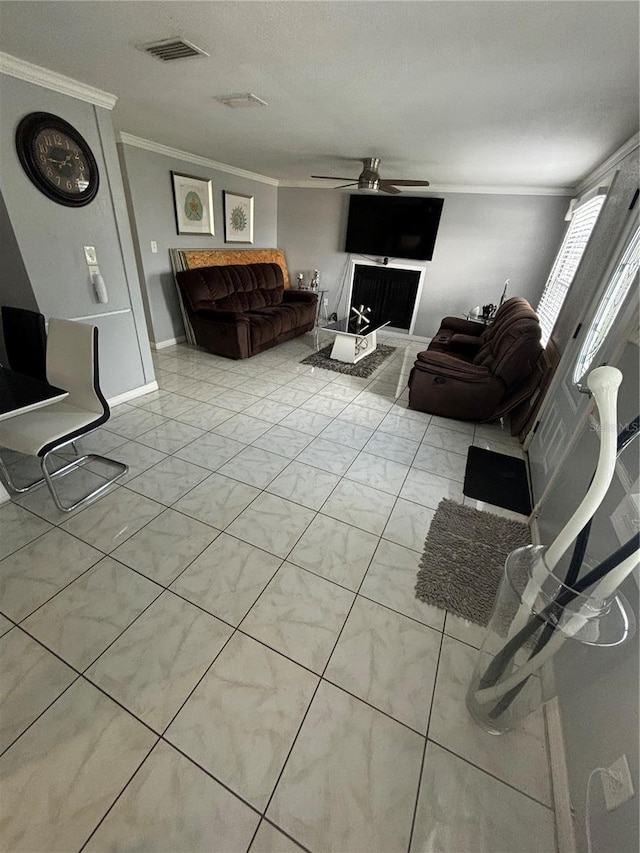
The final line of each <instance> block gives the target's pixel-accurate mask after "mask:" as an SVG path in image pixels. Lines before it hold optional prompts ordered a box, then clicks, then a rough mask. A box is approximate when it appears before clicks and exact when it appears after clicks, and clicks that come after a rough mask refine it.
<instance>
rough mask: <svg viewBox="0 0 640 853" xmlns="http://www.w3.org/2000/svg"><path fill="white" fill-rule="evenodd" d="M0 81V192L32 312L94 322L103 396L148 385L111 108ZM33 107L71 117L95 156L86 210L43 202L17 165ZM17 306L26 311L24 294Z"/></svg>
mask: <svg viewBox="0 0 640 853" xmlns="http://www.w3.org/2000/svg"><path fill="white" fill-rule="evenodd" d="M0 87H1V93H0V94H1V97H0V162H1V163H2V170H1V172H0V190H1V191H2V194H3V196H4V201H5V204H6V211H7V213H8V218H9V220H10V227H11V230H12V231H13V234H14V238H15V246H17V249H18V252H19V254H20V256H21V259H22V264H23V266H24V270H25V271H26V275H27V277H28V281H29V282H30V286H31V289H32V293H33V296H34V297H35V301H36V302H37V305H38V307H39V310H40V311H41V312H42V313H43V314H44V315H45V317H46V318H49V317H62V318H76V319H78V318H88V319H87V322H91V323H94V324H95V325H97V326H98V328H99V330H100V366H101V384H102V388H103V391H104V393H105V395H106V396H107V397H113V396H116V395H118V394H122V393H124V392H126V391H129V390H132V389H134V388H137V387H139V386H141V385H144V384H146V383H148V382H151V381H152V380H153V366H152V362H151V353H150V350H149V344H148V336H147V331H146V324H145V320H144V313H143V310H142V300H141V296H140V286H139V282H138V276H137V271H136V267H135V260H134V255H133V243H132V240H131V232H130V229H129V222H128V217H127V213H126V207H125V201H124V191H123V187H122V179H121V174H120V168H119V165H118V157H117V151H116V146H115V137H114V131H113V125H112V120H111V113H110V111H109V110H106V109H102V108H99V107H95V106H93V105H91V104H88V103H85V102H84V101H80V100H77V99H75V98H71V97H68V96H66V95H62V94H60V93H58V92H52V91H50V90H48V89H44V88H42V87H40V86H37V85H35V84H32V83H27V82H25V81H23V80H18V79H16V78H13V77H9V76H6V75H0ZM39 110H42V111H44V112H51V113H54V114H55V115H57V116H60V117H61V118H63V119H65V120H66V121H68V122H70V123H71V124H72V125H73V126H74V127H76V128H77V129H78V130H79V132H80V133H81V134H82V136H84V138H85V139H86V140H87V142H88V143H89V145H90V146H91V148H92V150H93V152H94V154H95V157H96V161H97V163H98V169H99V172H100V189H99V192H98V195H97V197H96V199H95V200H94V201H93V202H91V203H90V204H88V205H86V206H85V207H81V208H77V209H76V208H70V207H65V206H63V205H59V204H56V203H55V202H53V201H51V200H50V199H48V198H47V197H46V196H45V195H43V194H42V193H41V192H40V191H39V190H38V189H37V188H36V187H35V186H34V185H33V184H32V183H31V181H30V180H29V178H28V177H27V176H26V174H25V173H24V171H23V169H22V166H21V165H20V162H19V160H18V157H17V154H16V150H15V143H14V137H15V130H16V127H17V125H18V122H19V121H20V119H21V118H22V117H23V116H24V115H26V114H27V113H30V112H34V111H39ZM85 245H91V246H95V247H96V252H97V256H98V262H99V266H100V270H101V273H102V276H103V278H104V280H105V283H106V286H107V289H108V292H109V303H108V304H106V305H101V304H99V303H98V302H97V299H96V297H95V295H94V292H93V287H92V285H91V283H90V280H89V275H88V271H87V265H86V260H85V257H84V250H83V246H85ZM14 255H15V252H14ZM14 261H15V258H14ZM13 266H14V267H15V263H14V264H13ZM22 290H23V291H24V290H25V287H24V282H23V286H22ZM17 302H18V303H19V304H20V305H22V306H23V307H31V308H32V307H34V306H33V299H30V298H29V294H28V293H26V292H25V293H23V294H22V296H21V297H20V299H19V300H17ZM14 304H15V302H14ZM115 311H117V312H121V313H116V314H114V313H113V312H115ZM92 315H98V316H97V317H95V318H94V317H93V316H92Z"/></svg>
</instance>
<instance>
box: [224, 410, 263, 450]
mask: <svg viewBox="0 0 640 853" xmlns="http://www.w3.org/2000/svg"><path fill="white" fill-rule="evenodd" d="M269 429H271V424H270V422H269V421H261V420H260V419H259V418H252V417H250V416H249V415H247V414H244V413H242V414H239V415H233V416H232V417H230V418H229V420H227V421H225V422H224V423H223V424H220V425H219V426H217V427H215V428H214V430H213V431H214V432H215V433H217V434H218V435H224V436H227V438H232V439H234V441H243V442H244V443H245V444H251V442H252V441H255V440H256V438H260V436H261V435H264V434H265V432H267V430H269Z"/></svg>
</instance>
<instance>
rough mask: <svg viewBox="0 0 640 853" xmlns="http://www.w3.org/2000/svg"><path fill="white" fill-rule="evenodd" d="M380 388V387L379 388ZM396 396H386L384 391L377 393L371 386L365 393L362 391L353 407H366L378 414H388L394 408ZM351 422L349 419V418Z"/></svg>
mask: <svg viewBox="0 0 640 853" xmlns="http://www.w3.org/2000/svg"><path fill="white" fill-rule="evenodd" d="M379 387H380V386H379ZM394 399H395V395H394V394H393V393H392V394H391V395H390V396H389V395H388V394H387V395H385V394H384V393H383V392H382V391H379V390H378V391H375V390H374V389H373V387H372V386H371V385H369V386H368V387H367V389H366V390H365V391H361V392H360V393H359V394H358V396H357V397H356V398H355V400H354V401H353V405H356V406H366V407H367V408H368V409H374V410H375V411H376V412H382V414H386V413H387V412H388V411H389V410H390V409H391V408H392V406H393V401H394ZM347 420H349V418H347Z"/></svg>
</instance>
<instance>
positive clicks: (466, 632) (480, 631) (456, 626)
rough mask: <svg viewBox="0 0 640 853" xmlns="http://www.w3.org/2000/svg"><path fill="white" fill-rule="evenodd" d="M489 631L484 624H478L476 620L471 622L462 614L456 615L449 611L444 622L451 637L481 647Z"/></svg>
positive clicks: (445, 630) (477, 647) (445, 631)
mask: <svg viewBox="0 0 640 853" xmlns="http://www.w3.org/2000/svg"><path fill="white" fill-rule="evenodd" d="M486 632H487V629H486V628H483V627H482V625H477V624H476V623H475V622H469V620H468V619H463V618H462V617H461V616H456V614H455V613H450V612H449V611H447V617H446V619H445V622H444V633H445V634H448V635H449V637H453V638H454V639H456V640H460V641H461V642H463V643H467V645H469V646H473V647H474V648H476V649H479V648H480V646H481V645H482V643H483V642H484V637H485V634H486Z"/></svg>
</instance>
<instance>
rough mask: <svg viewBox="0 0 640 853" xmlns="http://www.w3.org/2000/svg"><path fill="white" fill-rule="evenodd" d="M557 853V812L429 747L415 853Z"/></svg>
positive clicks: (430, 745)
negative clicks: (443, 852) (464, 852)
mask: <svg viewBox="0 0 640 853" xmlns="http://www.w3.org/2000/svg"><path fill="white" fill-rule="evenodd" d="M430 850H473V851H474V853H555V851H556V843H555V826H554V818H553V812H552V811H551V810H550V809H547V808H545V807H544V806H541V805H540V804H538V803H535V802H533V800H531V799H529V797H525V796H524V795H523V794H520V793H518V791H514V790H513V788H510V787H508V786H507V785H504V784H503V783H502V782H499V781H498V780H497V779H494V778H493V777H491V776H489V775H487V774H486V773H483V772H482V770H478V768H477V767H474V766H473V765H471V764H468V763H467V762H466V761H462V760H461V759H460V758H458V757H457V756H455V755H452V754H451V753H450V752H447V751H446V750H444V749H442V748H441V747H439V746H438V745H437V744H435V743H431V742H429V743H427V752H426V756H425V763H424V770H423V773H422V781H421V784H420V799H419V801H418V810H417V813H416V823H415V828H414V831H413V839H412V843H411V853H426V851H430Z"/></svg>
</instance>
